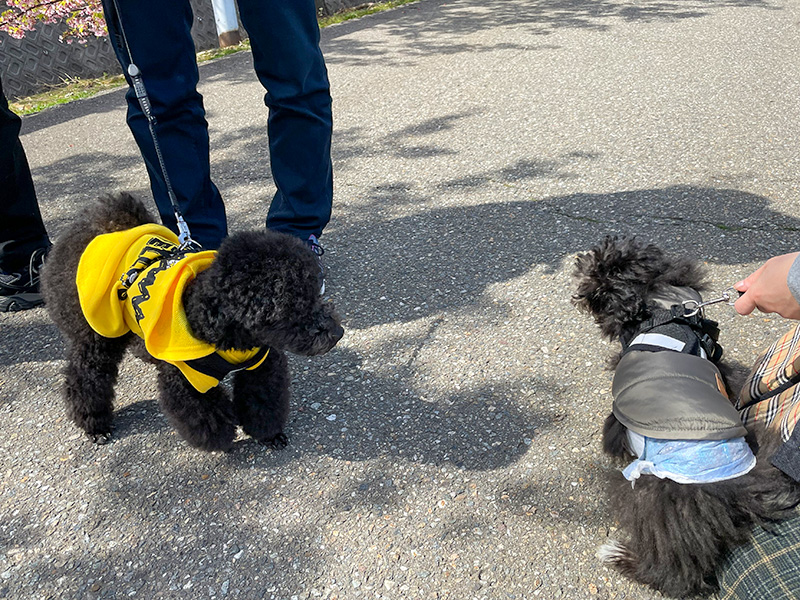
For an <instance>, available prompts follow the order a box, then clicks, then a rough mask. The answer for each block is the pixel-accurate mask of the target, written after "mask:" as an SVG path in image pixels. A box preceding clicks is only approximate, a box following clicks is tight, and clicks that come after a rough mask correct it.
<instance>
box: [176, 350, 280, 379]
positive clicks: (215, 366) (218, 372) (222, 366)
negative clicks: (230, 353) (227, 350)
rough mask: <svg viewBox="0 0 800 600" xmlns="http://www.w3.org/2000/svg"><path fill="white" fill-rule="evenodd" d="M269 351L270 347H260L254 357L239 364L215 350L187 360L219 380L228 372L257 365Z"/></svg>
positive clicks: (190, 364) (200, 370)
mask: <svg viewBox="0 0 800 600" xmlns="http://www.w3.org/2000/svg"><path fill="white" fill-rule="evenodd" d="M268 352H269V348H259V350H258V352H257V353H256V354H255V355H254V356H253V357H252V358H250V359H248V360H246V361H244V362H242V363H238V364H234V363H230V362H228V361H227V360H225V359H224V358H223V357H222V356H220V355H219V354H218V353H217V352H215V353H214V354H209V355H208V356H204V357H202V358H196V359H194V360H187V361H186V364H187V365H188V366H189V367H191V368H192V369H194V370H195V371H198V372H200V373H202V374H203V375H208V376H209V377H213V378H214V379H216V380H218V381H222V380H223V379H224V378H225V376H226V375H227V374H228V373H233V372H235V371H243V370H245V369H252V368H253V367H255V366H257V365H258V364H259V363H260V362H261V361H263V360H264V358H265V357H266V356H267V353H268Z"/></svg>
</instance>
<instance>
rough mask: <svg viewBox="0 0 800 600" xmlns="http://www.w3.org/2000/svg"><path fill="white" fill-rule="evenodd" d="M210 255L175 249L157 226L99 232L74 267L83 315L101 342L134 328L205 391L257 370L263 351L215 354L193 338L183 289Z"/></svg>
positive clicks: (169, 233)
mask: <svg viewBox="0 0 800 600" xmlns="http://www.w3.org/2000/svg"><path fill="white" fill-rule="evenodd" d="M215 257H216V252H214V251H210V250H207V251H201V252H193V251H191V250H185V249H181V248H180V244H179V242H178V237H177V236H176V235H175V234H174V233H173V232H172V231H170V230H169V229H167V228H166V227H164V226H162V225H157V224H155V223H148V224H146V225H140V226H139V227H135V228H133V229H126V230H124V231H118V232H114V233H106V234H103V235H99V236H97V237H96V238H94V239H93V240H92V241H91V242H90V243H89V245H88V246H87V247H86V250H85V251H84V252H83V254H82V255H81V259H80V263H79V264H78V274H77V277H76V283H77V286H78V297H79V299H80V305H81V310H82V311H83V314H84V317H86V320H87V322H88V323H89V325H90V326H91V328H92V329H93V330H94V331H96V332H97V333H98V334H100V335H102V336H103V337H109V338H114V337H120V336H122V335H125V334H126V333H127V332H128V331H133V332H134V333H135V334H136V335H138V336H139V337H141V338H142V339H143V340H144V343H145V346H146V347H147V351H148V352H149V353H150V354H151V355H152V356H153V357H155V358H157V359H159V360H164V361H166V362H168V363H170V364H172V365H175V366H176V367H178V369H180V370H181V372H182V373H183V375H184V376H185V377H186V379H187V380H188V381H189V383H190V384H191V385H192V386H193V387H194V388H195V389H196V390H198V391H199V392H202V393H205V392H207V391H208V390H210V389H211V388H212V387H214V386H216V385H217V384H219V382H220V380H221V379H222V378H223V377H224V376H225V375H226V374H227V373H228V372H230V371H236V370H241V369H256V368H258V367H259V366H260V365H261V364H262V363H263V362H264V359H265V358H266V356H267V353H268V352H269V348H264V349H261V348H252V349H250V350H217V349H216V348H215V347H214V346H213V345H212V344H209V343H207V342H204V341H202V340H199V339H197V338H196V337H194V336H193V335H192V332H191V330H190V327H189V322H188V321H187V319H186V312H185V311H184V308H183V292H184V290H185V289H186V286H187V285H188V284H189V283H190V282H191V281H192V280H193V279H194V278H195V277H196V276H197V274H198V273H200V272H201V271H203V270H205V269H207V268H208V267H209V266H211V263H212V262H213V261H214V258H215Z"/></svg>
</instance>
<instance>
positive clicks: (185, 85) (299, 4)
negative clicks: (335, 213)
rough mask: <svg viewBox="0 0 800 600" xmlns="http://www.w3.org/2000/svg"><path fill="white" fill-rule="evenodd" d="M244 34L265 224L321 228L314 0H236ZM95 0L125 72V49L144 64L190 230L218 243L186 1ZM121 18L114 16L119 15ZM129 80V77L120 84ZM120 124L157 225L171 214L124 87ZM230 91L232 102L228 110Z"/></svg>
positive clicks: (327, 164) (324, 186)
mask: <svg viewBox="0 0 800 600" xmlns="http://www.w3.org/2000/svg"><path fill="white" fill-rule="evenodd" d="M238 3H239V11H240V16H241V19H242V24H243V25H244V27H245V29H247V32H248V34H249V36H250V44H251V47H252V50H253V63H254V68H255V72H256V75H257V76H258V79H259V81H260V82H261V84H262V85H263V86H264V88H265V89H266V90H267V93H266V95H265V97H264V102H265V104H266V105H267V107H268V108H269V118H268V121H267V131H268V137H269V150H270V163H271V166H272V177H273V180H274V181H275V185H276V187H277V193H276V194H275V196H274V198H273V199H272V202H271V204H270V208H269V211H268V213H267V223H266V224H267V227H268V228H270V229H274V230H276V231H283V232H285V233H289V234H292V235H295V236H298V237H301V238H304V239H305V238H308V236H309V235H310V234H314V235H316V236H319V235H320V234H321V233H322V229H323V228H324V227H325V225H326V224H327V223H328V221H329V219H330V214H331V204H332V201H333V177H332V167H331V133H332V118H331V97H330V85H329V83H328V74H327V70H326V68H325V62H324V60H323V57H322V52H321V51H320V48H319V27H318V25H317V19H316V13H315V7H314V0H238ZM117 5H118V6H119V10H120V13H121V14H120V15H117V13H116V10H115V5H114V2H113V0H103V8H104V10H105V15H106V21H107V23H108V29H109V34H110V37H111V40H112V42H113V45H114V49H115V52H116V54H117V58H118V59H119V61H120V64H121V65H122V67H123V71H125V72H126V77H127V67H128V64H129V63H130V57H129V56H128V50H127V48H126V46H125V43H124V41H123V39H122V36H121V35H120V22H121V23H122V29H123V31H124V34H125V38H126V39H127V42H128V47H129V48H130V53H131V56H132V58H133V62H134V63H135V64H136V65H137V66H138V67H139V69H140V70H141V72H142V78H143V80H144V83H145V86H146V88H147V92H148V95H149V96H150V102H151V104H152V107H153V113H154V115H155V117H156V120H157V125H156V132H157V134H158V141H159V144H160V146H161V149H162V154H163V157H164V160H165V162H166V167H167V174H168V176H169V179H170V182H171V183H172V186H173V188H174V190H175V195H176V196H177V198H178V204H179V205H180V208H181V212H182V213H183V215H184V217H185V218H186V221H187V223H188V225H189V227H190V229H191V232H192V237H193V238H194V239H195V240H196V241H198V242H200V243H201V244H202V245H203V246H204V247H205V248H209V249H211V248H216V247H217V246H219V243H220V241H221V240H222V238H224V237H225V235H227V222H226V218H225V207H224V204H223V201H222V198H221V196H220V193H219V190H218V189H217V187H216V186H215V185H214V183H213V182H212V181H211V176H210V166H209V139H208V124H207V122H206V118H205V110H204V108H203V99H202V96H201V95H200V94H199V93H198V92H197V82H198V70H197V64H196V60H195V48H194V43H193V41H192V38H191V35H190V30H191V25H192V20H193V15H192V10H191V6H190V4H189V0H117ZM118 16H119V17H120V18H117V17H118ZM128 83H129V84H130V80H129V82H128ZM127 99H128V125H129V126H130V129H131V131H132V132H133V136H134V138H135V139H136V143H137V144H138V146H139V149H140V150H141V153H142V156H143V158H144V161H145V165H146V167H147V172H148V175H149V176H150V186H151V189H152V192H153V197H154V198H155V201H156V205H157V206H158V210H159V213H160V214H161V219H162V221H163V223H164V224H165V225H167V226H168V227H170V228H171V229H175V228H176V226H175V217H174V213H173V209H172V206H171V204H170V201H169V197H168V195H167V191H166V186H165V183H164V178H163V176H162V175H161V169H160V167H159V164H158V159H157V155H156V153H155V149H154V147H153V142H152V139H151V136H150V132H149V129H148V125H147V120H146V118H145V116H144V114H143V113H142V111H141V109H140V107H139V103H138V101H137V99H136V96H135V94H134V92H133V89H130V90H129V91H128V95H127ZM235 102H236V99H235V98H232V99H231V106H230V110H232V111H235V110H236V105H235Z"/></svg>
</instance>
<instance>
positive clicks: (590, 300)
mask: <svg viewBox="0 0 800 600" xmlns="http://www.w3.org/2000/svg"><path fill="white" fill-rule="evenodd" d="M574 276H575V278H576V280H577V292H576V293H575V295H574V296H573V302H574V304H575V305H576V306H577V307H578V308H580V309H581V310H583V311H585V312H588V313H589V314H591V315H592V316H593V317H594V319H595V321H596V322H597V324H598V325H599V327H600V330H601V332H602V334H603V335H604V336H605V337H607V338H609V339H610V340H612V341H613V340H618V339H619V338H620V337H621V336H626V335H627V334H630V333H631V332H633V331H634V330H636V328H637V326H638V325H639V324H640V323H641V322H643V321H646V320H647V319H648V318H650V316H651V311H652V309H653V307H654V305H653V304H651V303H649V302H648V298H650V297H652V296H653V294H655V293H658V292H659V291H661V290H663V289H664V288H665V287H666V286H679V287H683V286H686V287H691V288H694V289H696V290H702V289H703V288H704V285H703V271H702V268H701V267H700V265H699V264H698V263H697V262H695V261H693V260H690V259H687V258H678V259H673V258H670V257H668V256H666V255H665V254H664V252H663V251H662V250H661V249H659V248H658V247H657V246H654V245H652V244H646V243H644V242H643V241H641V240H639V239H637V238H628V237H625V238H619V237H607V238H606V239H604V240H603V241H602V242H601V243H600V244H598V245H597V246H596V247H595V248H593V249H592V250H591V251H590V252H588V253H585V254H581V255H579V256H578V257H577V260H576V266H575V272H574ZM620 355H621V354H620ZM620 355H617V356H615V357H613V358H612V360H611V365H612V367H614V366H615V365H616V364H617V362H618V361H619V358H620ZM718 366H719V367H720V372H721V373H722V374H723V378H725V379H726V385H727V386H729V388H730V387H732V384H731V381H730V378H731V375H732V373H733V372H734V370H733V369H731V368H726V367H725V365H724V364H720V365H718ZM736 391H737V392H738V389H737V390H736ZM731 397H733V396H731ZM669 401H670V398H669V394H668V392H665V395H664V402H669ZM625 438H626V429H625V427H624V426H623V425H622V424H621V423H620V422H619V421H618V420H617V419H616V417H615V416H614V415H613V413H612V414H610V415H609V416H608V418H607V419H606V422H605V425H604V429H603V450H604V451H605V452H606V453H608V454H610V455H612V456H614V457H617V458H619V459H625V460H627V461H630V460H631V455H630V454H629V453H628V451H627V450H626V445H625ZM748 441H749V442H750V443H751V446H752V447H753V449H754V451H756V452H757V459H758V460H757V464H756V467H755V468H754V469H753V470H751V471H750V472H749V473H747V474H745V475H743V476H741V477H738V478H736V479H733V480H729V481H722V482H718V483H708V484H689V485H684V484H679V483H676V482H674V481H671V480H669V479H659V478H657V477H655V476H643V477H641V478H640V479H638V480H637V481H636V486H635V488H634V487H631V483H630V482H629V481H628V480H626V479H625V478H624V477H623V475H622V473H621V472H619V471H617V472H615V473H614V474H613V475H612V476H611V481H610V482H609V495H610V504H611V510H612V513H613V515H614V517H615V518H616V520H617V521H618V522H619V524H620V529H621V530H622V531H623V532H624V535H625V536H626V539H625V540H624V541H617V542H611V543H609V544H606V545H605V546H604V547H603V548H601V550H600V552H599V553H598V556H600V558H601V559H603V560H604V561H605V562H607V563H609V564H611V565H613V566H615V567H616V568H618V569H619V570H620V571H621V572H622V573H624V574H625V575H627V576H629V577H631V578H632V579H635V580H636V581H639V582H640V583H644V584H647V585H650V586H652V587H653V588H655V589H658V590H660V591H661V592H663V593H664V594H667V595H669V596H674V597H686V596H696V595H708V594H710V593H713V592H714V591H715V590H716V589H717V581H716V570H717V568H718V566H719V564H720V560H721V558H722V557H723V555H724V554H725V553H726V552H727V551H728V550H729V549H731V548H733V547H734V546H736V545H739V544H742V543H744V542H746V541H747V539H748V538H749V536H750V531H751V529H752V527H753V526H755V525H758V524H766V523H769V522H771V521H776V520H779V519H782V518H785V517H788V516H790V514H792V513H791V508H792V507H794V506H795V505H797V503H798V502H800V486H798V485H797V484H796V483H794V482H793V481H792V480H791V479H789V478H788V477H787V476H786V475H784V474H783V473H781V472H780V471H778V470H777V469H776V468H774V467H773V466H772V465H771V464H770V462H769V458H770V457H771V456H772V455H773V454H774V452H775V450H776V449H777V447H778V444H779V440H778V439H774V438H769V437H766V436H762V437H761V438H760V439H757V440H756V438H755V436H754V435H752V434H751V435H750V436H748Z"/></svg>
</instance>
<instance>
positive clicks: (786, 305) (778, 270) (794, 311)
mask: <svg viewBox="0 0 800 600" xmlns="http://www.w3.org/2000/svg"><path fill="white" fill-rule="evenodd" d="M798 254H800V252H794V253H793V254H783V255H781V256H775V257H773V258H770V259H769V260H768V261H767V262H765V263H764V264H763V265H762V266H761V267H760V268H758V269H757V270H756V271H755V272H753V273H752V274H751V275H750V276H749V277H747V278H745V279H744V280H742V281H739V282H738V283H735V284H734V285H733V287H734V288H736V289H737V290H738V291H740V292H744V293H743V294H742V296H741V297H740V298H739V299H738V300H737V301H736V303H735V304H734V307H735V308H736V312H738V313H739V314H740V315H749V314H750V313H751V312H753V309H755V308H757V309H758V310H760V311H761V312H763V313H778V314H779V315H780V316H782V317H784V318H786V319H800V304H798V303H797V300H795V298H794V296H793V295H792V292H791V291H789V286H788V284H787V283H786V277H787V275H788V274H789V268H790V267H791V266H792V263H793V262H794V260H795V259H796V258H797V256H798Z"/></svg>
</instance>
